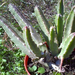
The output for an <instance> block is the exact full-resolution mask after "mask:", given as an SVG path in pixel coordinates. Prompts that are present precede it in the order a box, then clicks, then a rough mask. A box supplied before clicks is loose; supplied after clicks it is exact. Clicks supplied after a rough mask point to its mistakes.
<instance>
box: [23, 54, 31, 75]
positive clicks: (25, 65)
mask: <svg viewBox="0 0 75 75" xmlns="http://www.w3.org/2000/svg"><path fill="white" fill-rule="evenodd" d="M28 59H29V56H28V55H25V58H24V67H25V70H26V72H27V74H28V75H31V74H30V73H29V71H28V69H27V63H28Z"/></svg>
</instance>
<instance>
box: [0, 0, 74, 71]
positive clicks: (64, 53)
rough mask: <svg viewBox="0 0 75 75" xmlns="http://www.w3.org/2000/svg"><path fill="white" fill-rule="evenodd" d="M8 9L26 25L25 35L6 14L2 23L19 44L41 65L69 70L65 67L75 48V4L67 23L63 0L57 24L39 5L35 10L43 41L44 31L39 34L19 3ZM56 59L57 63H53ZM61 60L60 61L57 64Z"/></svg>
mask: <svg viewBox="0 0 75 75" xmlns="http://www.w3.org/2000/svg"><path fill="white" fill-rule="evenodd" d="M8 8H9V11H10V12H11V14H12V15H13V16H14V18H15V19H16V21H17V22H18V24H19V26H20V27H21V28H22V30H23V37H22V32H20V31H18V30H17V29H16V28H15V27H14V26H13V25H11V24H10V23H9V22H8V21H7V20H6V19H5V18H3V17H0V26H2V27H3V29H4V30H5V32H6V33H7V34H8V36H9V37H10V38H11V40H12V41H13V42H14V43H15V45H16V46H17V47H19V48H20V49H21V50H22V52H23V53H25V54H26V55H28V56H29V57H30V58H31V59H34V60H35V61H37V62H39V63H40V64H42V65H44V66H46V67H52V68H53V69H55V70H57V71H58V72H65V70H64V68H63V67H62V64H63V60H64V59H65V58H67V57H69V55H70V54H71V53H72V51H73V49H74V48H75V6H74V7H73V8H72V9H71V11H70V13H69V15H68V17H67V19H66V20H65V23H63V17H64V3H63V0H59V2H58V7H57V15H56V17H55V25H50V24H49V23H48V21H47V20H46V18H45V16H44V14H43V13H42V11H41V9H40V8H39V6H35V8H34V13H35V16H36V19H37V21H38V24H39V26H40V28H41V32H42V36H43V37H44V38H43V39H44V40H45V41H43V40H42V38H41V37H40V34H38V33H36V30H35V29H34V28H33V27H32V25H31V24H30V23H29V22H28V21H27V20H26V18H25V17H24V16H23V15H22V13H21V12H20V11H19V9H18V8H17V7H16V6H15V5H13V4H9V5H8ZM55 57H56V58H57V60H56V58H55ZM36 59H37V60H36ZM44 60H45V61H44ZM54 60H55V62H53V61H54ZM58 60H59V62H60V63H59V64H56V63H57V61H58ZM35 61H34V62H35ZM26 64H27V63H26Z"/></svg>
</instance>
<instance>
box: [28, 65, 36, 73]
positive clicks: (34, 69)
mask: <svg viewBox="0 0 75 75" xmlns="http://www.w3.org/2000/svg"><path fill="white" fill-rule="evenodd" d="M28 70H29V71H30V72H34V71H36V70H37V67H36V66H35V65H34V66H32V67H28Z"/></svg>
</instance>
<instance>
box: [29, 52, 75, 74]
mask: <svg viewBox="0 0 75 75" xmlns="http://www.w3.org/2000/svg"><path fill="white" fill-rule="evenodd" d="M28 61H29V62H28V66H29V67H31V66H32V64H33V63H32V62H31V59H29V60H28ZM33 65H34V64H33ZM35 65H36V66H38V67H39V66H42V65H40V64H39V63H36V64H35ZM43 67H44V66H43ZM63 67H64V68H65V73H60V74H59V73H58V72H56V71H54V70H52V69H49V68H46V67H44V68H45V73H44V74H39V75H75V51H73V52H72V54H71V55H70V56H69V57H68V58H66V59H64V62H63ZM31 75H35V74H34V73H32V72H31Z"/></svg>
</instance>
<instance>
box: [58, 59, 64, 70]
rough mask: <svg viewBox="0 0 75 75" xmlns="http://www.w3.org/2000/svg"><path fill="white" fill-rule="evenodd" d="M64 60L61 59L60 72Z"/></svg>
mask: <svg viewBox="0 0 75 75" xmlns="http://www.w3.org/2000/svg"><path fill="white" fill-rule="evenodd" d="M63 60H64V58H61V62H60V66H59V67H60V70H62V64H63Z"/></svg>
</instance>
